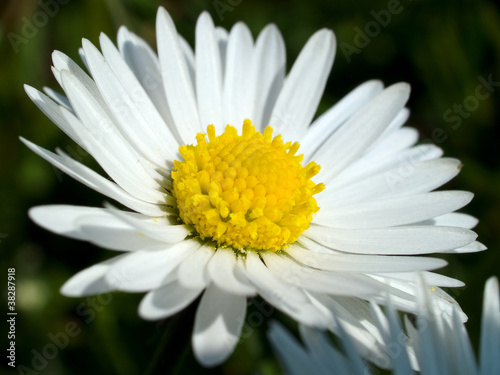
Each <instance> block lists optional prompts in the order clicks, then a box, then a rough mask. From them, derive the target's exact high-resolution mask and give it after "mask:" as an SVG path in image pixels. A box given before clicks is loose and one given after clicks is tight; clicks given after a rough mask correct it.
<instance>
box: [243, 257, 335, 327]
mask: <svg viewBox="0 0 500 375" xmlns="http://www.w3.org/2000/svg"><path fill="white" fill-rule="evenodd" d="M245 266H246V268H245V274H246V276H247V278H248V279H249V280H250V281H251V282H252V283H253V284H254V285H255V286H256V287H257V289H258V292H259V295H260V296H262V298H264V299H265V300H266V301H267V302H269V303H270V304H271V305H272V306H274V307H276V308H277V309H279V310H281V311H283V312H284V313H286V314H288V315H290V316H291V317H293V318H294V319H296V320H297V321H299V322H302V323H304V324H308V325H311V326H314V327H323V328H324V327H327V326H328V325H329V324H330V323H331V322H330V319H331V317H330V316H326V315H325V314H324V313H323V312H322V311H320V310H319V309H318V308H316V307H315V306H314V305H313V304H312V303H311V301H310V299H309V298H308V296H307V295H306V294H305V293H304V291H303V290H302V289H300V288H298V287H297V286H295V285H293V284H289V283H287V282H285V281H283V280H282V279H280V278H279V277H277V275H275V274H274V273H273V272H271V271H270V270H269V269H268V268H267V267H266V266H265V265H264V263H262V261H261V260H260V258H259V256H258V255H257V254H254V253H253V252H248V253H247V258H246V262H245Z"/></svg>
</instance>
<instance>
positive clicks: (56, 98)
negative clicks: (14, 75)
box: [24, 85, 73, 111]
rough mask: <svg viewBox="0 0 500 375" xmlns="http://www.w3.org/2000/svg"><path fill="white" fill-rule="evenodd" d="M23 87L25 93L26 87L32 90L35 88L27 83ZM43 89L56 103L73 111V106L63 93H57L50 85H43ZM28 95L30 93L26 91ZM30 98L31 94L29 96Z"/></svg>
mask: <svg viewBox="0 0 500 375" xmlns="http://www.w3.org/2000/svg"><path fill="white" fill-rule="evenodd" d="M24 87H25V90H26V93H28V89H32V90H35V89H33V88H32V87H30V86H28V85H24ZM43 91H45V93H46V94H47V95H48V96H49V97H50V98H51V99H52V100H53V101H55V102H56V103H57V104H59V105H61V106H63V107H65V108H66V109H67V110H68V111H73V108H71V103H70V102H69V100H68V98H67V97H65V96H64V95H62V94H59V93H58V92H57V91H55V90H53V89H51V88H50V87H46V86H45V87H44V88H43ZM28 95H30V94H29V93H28ZM30 98H31V96H30ZM31 100H33V98H31Z"/></svg>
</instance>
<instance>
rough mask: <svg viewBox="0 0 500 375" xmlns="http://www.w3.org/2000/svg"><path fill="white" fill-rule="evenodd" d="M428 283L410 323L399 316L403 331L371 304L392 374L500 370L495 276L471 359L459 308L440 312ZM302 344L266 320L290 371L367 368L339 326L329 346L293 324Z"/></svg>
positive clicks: (365, 374)
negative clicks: (337, 337) (476, 352)
mask: <svg viewBox="0 0 500 375" xmlns="http://www.w3.org/2000/svg"><path fill="white" fill-rule="evenodd" d="M433 290H434V289H433V288H429V287H427V286H426V284H425V283H424V282H420V285H419V293H418V294H419V300H420V304H419V309H418V314H419V315H418V317H417V320H416V323H417V324H416V325H414V324H413V323H411V322H410V320H409V319H408V317H405V322H404V323H405V327H406V333H405V332H403V331H402V327H401V323H400V321H399V319H398V315H397V313H396V312H395V310H394V309H393V307H392V306H390V304H389V307H388V309H387V312H386V314H384V313H383V312H382V311H381V310H380V308H379V307H378V306H377V305H376V304H372V316H373V319H374V320H375V321H376V322H377V327H378V330H379V334H380V336H381V337H382V338H383V341H384V345H385V347H386V355H387V359H388V362H389V363H390V367H391V368H392V369H393V371H392V373H393V374H396V375H411V374H415V373H416V371H419V373H420V374H422V375H443V374H454V375H496V374H500V356H499V355H498V353H500V291H499V286H498V279H497V278H496V277H491V278H489V279H488V281H487V282H486V286H485V291H484V299H483V317H482V324H481V341H480V345H479V358H478V361H477V362H476V359H475V356H474V353H473V351H472V345H471V343H470V340H469V337H468V335H467V330H466V329H465V326H464V324H463V323H462V321H461V320H460V317H459V315H460V314H461V312H460V311H459V310H454V314H453V315H452V316H450V315H448V314H445V313H443V311H442V310H441V309H439V308H437V307H436V306H435V305H434V304H433V301H432V294H433ZM299 332H300V336H301V338H302V341H303V344H301V343H299V342H298V341H297V339H296V338H295V337H294V336H293V335H292V334H290V333H289V332H288V331H287V330H286V329H285V328H284V327H283V326H282V325H280V324H279V323H277V322H272V325H271V327H270V329H269V331H268V337H269V340H270V342H271V344H272V346H273V348H274V350H275V352H276V354H277V356H278V358H279V359H280V362H281V363H282V365H283V367H284V369H285V370H286V373H288V374H290V375H293V374H297V375H299V374H317V375H321V374H333V373H335V374H339V375H342V374H346V375H351V374H360V375H369V374H372V373H378V372H377V371H375V372H372V370H371V369H370V366H369V365H368V364H367V363H366V362H364V361H363V359H362V358H361V356H360V355H359V353H358V352H357V350H356V347H355V343H353V342H352V340H351V338H350V337H349V336H347V335H346V333H345V331H344V330H342V329H340V345H338V346H335V345H334V344H333V342H332V341H331V340H330V339H329V337H328V335H327V334H326V333H325V332H324V331H320V330H317V329H313V328H309V327H306V326H303V325H300V326H299Z"/></svg>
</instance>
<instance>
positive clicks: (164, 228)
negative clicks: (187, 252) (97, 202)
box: [105, 204, 190, 244]
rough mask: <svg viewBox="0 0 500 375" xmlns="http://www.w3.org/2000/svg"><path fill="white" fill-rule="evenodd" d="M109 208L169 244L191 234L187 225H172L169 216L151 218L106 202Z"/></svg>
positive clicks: (135, 226) (148, 234) (151, 235)
mask: <svg viewBox="0 0 500 375" xmlns="http://www.w3.org/2000/svg"><path fill="white" fill-rule="evenodd" d="M105 206H106V207H107V208H109V209H110V211H109V212H111V213H112V214H113V215H115V216H116V217H118V218H120V219H122V220H123V221H124V222H126V223H128V224H130V225H131V226H132V227H134V228H136V229H138V230H140V231H141V232H144V234H146V235H147V236H149V237H151V238H154V239H156V240H158V241H163V242H166V243H169V244H172V243H178V242H180V241H182V240H183V239H184V238H186V236H187V235H189V233H190V232H189V229H187V228H186V226H185V225H183V224H180V225H171V224H170V222H169V221H168V219H167V218H165V217H158V218H156V217H155V218H150V217H147V216H144V215H140V214H136V213H134V212H125V211H121V210H118V209H116V208H114V207H113V206H111V205H110V204H105Z"/></svg>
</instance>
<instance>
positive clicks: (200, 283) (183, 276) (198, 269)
mask: <svg viewBox="0 0 500 375" xmlns="http://www.w3.org/2000/svg"><path fill="white" fill-rule="evenodd" d="M213 255H214V250H213V249H212V248H211V247H209V246H206V245H203V246H202V247H200V248H199V249H198V250H196V251H195V252H194V253H192V254H191V255H189V256H188V257H187V258H186V259H184V260H183V261H182V263H181V264H180V265H179V268H178V269H177V277H178V279H179V283H181V284H182V285H183V286H184V287H186V288H190V289H198V288H202V287H205V286H206V285H207V284H208V282H209V280H210V277H209V275H208V272H207V264H208V262H209V260H210V258H212V256H213Z"/></svg>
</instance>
